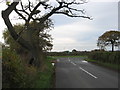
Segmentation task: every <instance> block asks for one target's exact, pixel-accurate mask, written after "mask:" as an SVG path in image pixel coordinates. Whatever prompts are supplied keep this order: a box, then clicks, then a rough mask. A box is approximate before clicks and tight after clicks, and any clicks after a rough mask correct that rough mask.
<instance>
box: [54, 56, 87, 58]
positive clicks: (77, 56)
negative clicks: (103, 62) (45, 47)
mask: <svg viewBox="0 0 120 90" xmlns="http://www.w3.org/2000/svg"><path fill="white" fill-rule="evenodd" d="M52 57H53V58H58V57H85V58H86V57H87V56H85V55H84V56H52Z"/></svg>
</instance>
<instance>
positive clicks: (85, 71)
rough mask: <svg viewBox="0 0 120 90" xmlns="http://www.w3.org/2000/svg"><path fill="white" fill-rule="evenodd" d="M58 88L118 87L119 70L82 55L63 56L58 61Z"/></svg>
mask: <svg viewBox="0 0 120 90" xmlns="http://www.w3.org/2000/svg"><path fill="white" fill-rule="evenodd" d="M56 88H118V72H115V71H112V70H109V69H107V68H104V67H101V66H97V65H95V64H92V63H89V62H87V61H84V59H83V58H82V57H61V58H58V59H57V63H56Z"/></svg>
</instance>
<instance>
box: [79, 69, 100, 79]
mask: <svg viewBox="0 0 120 90" xmlns="http://www.w3.org/2000/svg"><path fill="white" fill-rule="evenodd" d="M79 69H81V70H83V71H84V72H86V73H87V74H89V75H90V76H92V77H94V78H96V79H97V78H98V77H96V76H94V75H93V74H91V73H89V72H88V71H86V70H85V69H83V68H81V67H79Z"/></svg>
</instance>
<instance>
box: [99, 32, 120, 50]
mask: <svg viewBox="0 0 120 90" xmlns="http://www.w3.org/2000/svg"><path fill="white" fill-rule="evenodd" d="M110 45H112V51H114V47H115V46H118V47H119V46H120V31H107V32H105V33H104V34H103V35H101V36H100V37H99V38H98V42H97V46H98V47H100V49H105V46H110Z"/></svg>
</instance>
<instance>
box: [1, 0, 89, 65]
mask: <svg viewBox="0 0 120 90" xmlns="http://www.w3.org/2000/svg"><path fill="white" fill-rule="evenodd" d="M13 1H14V2H6V5H8V8H7V9H5V10H4V11H2V18H3V20H4V22H5V24H6V26H7V28H8V31H9V32H10V35H11V36H12V38H13V39H14V40H15V41H16V42H17V43H19V44H20V45H21V46H22V47H23V48H25V49H27V50H28V51H29V52H30V53H31V55H33V57H34V60H35V64H36V66H37V67H40V66H41V65H43V60H44V59H43V58H42V56H43V55H42V54H43V51H42V47H40V44H38V43H37V44H35V43H34V40H35V38H39V33H40V31H41V30H43V27H44V23H47V22H48V21H49V20H50V17H51V16H52V15H54V14H63V15H66V16H68V17H82V18H87V19H91V18H90V17H88V16H86V15H85V11H84V9H77V8H75V7H76V6H77V5H81V4H84V3H86V0H54V4H53V3H52V2H53V1H52V0H28V3H27V4H23V1H22V0H13ZM51 3H52V4H51ZM13 11H15V13H16V14H18V17H19V18H20V19H22V20H24V22H25V23H24V26H25V29H23V30H22V31H21V33H23V32H24V31H26V32H27V33H26V34H27V36H28V38H29V40H28V41H26V40H25V39H24V38H23V37H21V33H20V34H18V33H17V32H16V31H15V29H14V27H13V25H12V23H11V21H10V18H9V15H10V14H11V13H12V12H13ZM31 21H33V22H38V26H39V29H31V25H30V23H31ZM48 25H49V24H48ZM33 34H34V35H35V38H34V37H33ZM39 43H42V41H40V42H39Z"/></svg>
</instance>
